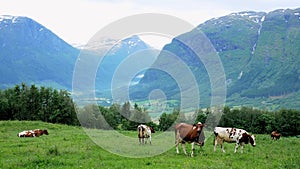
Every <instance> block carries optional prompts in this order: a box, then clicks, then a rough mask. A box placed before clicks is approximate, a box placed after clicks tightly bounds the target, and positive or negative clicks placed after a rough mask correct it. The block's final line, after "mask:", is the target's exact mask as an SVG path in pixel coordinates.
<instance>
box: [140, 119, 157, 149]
mask: <svg viewBox="0 0 300 169" xmlns="http://www.w3.org/2000/svg"><path fill="white" fill-rule="evenodd" d="M137 130H138V138H139V142H140V144H146V143H147V141H148V140H149V143H150V144H152V140H151V134H152V133H155V131H154V129H153V127H151V126H147V125H144V124H140V125H139V126H138V127H137Z"/></svg>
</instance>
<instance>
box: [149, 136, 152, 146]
mask: <svg viewBox="0 0 300 169" xmlns="http://www.w3.org/2000/svg"><path fill="white" fill-rule="evenodd" d="M149 143H150V144H152V143H151V135H150V136H149Z"/></svg>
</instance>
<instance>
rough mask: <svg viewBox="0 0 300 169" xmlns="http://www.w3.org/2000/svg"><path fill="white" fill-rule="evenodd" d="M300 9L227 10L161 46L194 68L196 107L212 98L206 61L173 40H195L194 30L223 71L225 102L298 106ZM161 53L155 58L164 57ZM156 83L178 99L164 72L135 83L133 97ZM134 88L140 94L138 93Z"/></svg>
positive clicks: (156, 72) (259, 105) (175, 89)
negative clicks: (205, 40) (198, 99)
mask: <svg viewBox="0 0 300 169" xmlns="http://www.w3.org/2000/svg"><path fill="white" fill-rule="evenodd" d="M299 13H300V8H298V9H286V10H275V11H272V12H269V13H264V12H253V11H245V12H239V13H232V14H229V15H227V16H224V17H220V18H214V19H211V20H208V21H206V22H205V23H203V24H200V25H199V26H197V27H196V28H195V29H194V30H192V31H190V32H187V33H185V34H182V35H180V36H178V37H177V38H175V39H174V40H173V41H172V43H170V44H167V45H166V46H165V47H164V50H165V51H167V52H170V53H172V54H174V55H177V56H178V57H180V58H181V59H182V60H183V61H184V62H185V63H186V64H187V65H188V66H189V68H190V69H191V71H192V72H193V74H194V76H195V77H196V79H197V82H198V83H199V84H200V86H201V87H199V90H200V97H201V98H203V99H202V101H201V102H200V105H201V107H207V106H209V104H210V97H211V96H210V95H211V84H210V79H209V76H208V74H207V71H206V69H205V65H203V63H201V61H199V60H198V61H197V60H195V58H197V56H196V55H195V53H193V51H192V50H191V49H190V48H189V47H188V46H185V45H184V44H182V43H181V42H180V41H179V40H176V39H185V40H186V41H189V43H190V44H193V43H196V42H197V40H198V39H197V38H195V34H197V32H199V31H203V32H204V33H205V35H206V36H207V37H208V39H209V40H210V41H211V43H212V45H213V46H214V48H215V50H216V52H217V53H218V55H219V57H220V59H221V61H222V64H223V67H224V71H225V75H226V86H227V102H226V103H227V105H230V106H240V105H245V106H255V107H260V108H269V109H278V108H283V107H285V108H296V109H299V108H300V105H299V100H300V98H299V93H300V92H299V89H300V76H299V74H300V72H299V70H300V66H299V62H300V60H299V56H300V14H299ZM195 46H196V45H195ZM200 46H201V45H200ZM164 53H166V52H162V53H161V55H159V56H158V58H161V57H164V56H165V54H164ZM166 79H168V80H166ZM166 81H168V82H169V83H165V82H166ZM157 86H160V87H161V86H163V90H164V91H165V93H166V95H167V96H169V97H170V98H174V99H177V100H178V99H179V98H180V97H179V96H178V94H179V91H180V90H179V88H178V87H177V84H176V82H175V81H172V78H171V77H170V76H169V75H166V74H164V73H162V72H158V71H155V70H149V71H147V72H146V73H145V76H144V78H143V79H142V80H141V84H140V86H136V88H135V89H133V91H134V92H136V93H134V92H133V94H132V95H133V96H136V99H137V100H138V99H141V98H143V97H145V96H147V94H148V93H147V92H149V91H151V90H153V89H155V88H157ZM139 87H140V88H143V91H145V92H144V93H143V92H142V93H141V92H139V91H138V88H139ZM135 90H137V91H135ZM176 95H177V96H176Z"/></svg>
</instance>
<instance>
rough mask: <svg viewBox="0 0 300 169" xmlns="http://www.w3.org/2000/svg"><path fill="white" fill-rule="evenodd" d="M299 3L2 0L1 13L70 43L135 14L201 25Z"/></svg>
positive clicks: (299, 3)
mask: <svg viewBox="0 0 300 169" xmlns="http://www.w3.org/2000/svg"><path fill="white" fill-rule="evenodd" d="M299 7H300V1H299V0H131V1H130V0H0V15H15V16H27V17H30V18H32V19H34V20H35V21H37V22H39V23H40V24H42V25H44V26H45V27H47V28H48V29H50V30H51V31H52V32H54V33H55V34H57V35H58V36H59V37H61V38H62V39H64V40H65V41H66V42H68V43H70V44H74V43H77V44H78V43H79V44H85V43H87V42H88V40H89V39H90V38H91V37H92V36H93V35H94V34H95V33H96V32H97V31H98V30H100V29H101V28H103V27H104V26H106V25H108V24H110V23H112V22H114V21H116V20H118V19H121V18H123V17H125V16H130V15H134V14H141V13H162V14H168V15H172V16H176V17H178V18H180V19H183V20H186V21H188V22H189V23H191V24H192V25H194V26H197V25H199V24H200V23H203V22H204V21H206V20H208V19H211V18H214V17H220V16H224V15H227V14H229V13H232V12H239V11H245V10H252V11H264V12H268V11H272V10H275V9H285V8H291V9H294V8H299Z"/></svg>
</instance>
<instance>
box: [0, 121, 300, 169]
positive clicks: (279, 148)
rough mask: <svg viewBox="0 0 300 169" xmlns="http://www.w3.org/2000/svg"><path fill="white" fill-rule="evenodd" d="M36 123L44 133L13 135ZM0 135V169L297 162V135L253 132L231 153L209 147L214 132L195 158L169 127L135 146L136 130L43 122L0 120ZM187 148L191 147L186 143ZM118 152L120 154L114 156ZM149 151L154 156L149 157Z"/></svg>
mask: <svg viewBox="0 0 300 169" xmlns="http://www.w3.org/2000/svg"><path fill="white" fill-rule="evenodd" d="M35 128H40V129H44V128H46V129H48V131H49V135H48V136H47V135H43V136H41V137H38V138H18V137H17V133H18V132H20V131H23V130H28V129H35ZM87 133H88V135H87ZM0 134H1V137H0V168H3V169H9V168H13V169H15V168H120V169H123V168H151V169H153V168H183V169H185V168H186V169H191V168H203V169H204V168H205V169H207V168H211V169H214V168H215V169H217V168H222V169H224V168H225V169H227V168H291V169H295V168H299V166H300V139H299V138H296V137H282V138H280V140H278V141H272V140H271V139H270V136H269V135H257V141H256V142H257V146H256V147H252V146H250V145H246V147H245V149H244V153H243V154H241V153H240V151H238V153H236V154H235V153H233V150H234V144H225V150H226V153H222V152H221V150H220V147H218V149H217V152H213V137H209V138H208V139H207V141H206V143H205V146H204V147H203V148H202V149H199V147H196V152H195V157H194V158H191V157H189V156H185V155H184V154H183V153H182V151H181V153H180V154H176V153H175V147H174V133H173V132H169V133H165V134H164V133H159V132H157V133H155V134H154V138H153V140H152V142H153V145H149V144H147V145H139V143H138V139H137V133H136V132H133V131H121V132H119V133H118V132H117V133H114V131H102V130H94V129H93V130H84V129H82V128H81V127H74V126H66V125H58V124H49V123H43V122H28V121H0ZM124 138H125V139H124ZM110 143H111V144H110ZM99 145H101V146H99ZM172 145H173V146H172ZM187 149H188V151H190V145H189V144H188V145H187ZM180 150H182V149H181V147H180ZM160 151H162V152H163V153H160ZM111 152H112V153H111ZM122 153H123V156H120V155H118V154H122ZM153 153H158V155H155V156H152V154H153ZM124 154H130V155H127V156H132V157H134V158H132V157H126V156H125V157H124ZM148 156H150V157H148ZM137 157H141V158H137ZM143 157H144V158H143ZM145 157H146V158H145Z"/></svg>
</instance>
